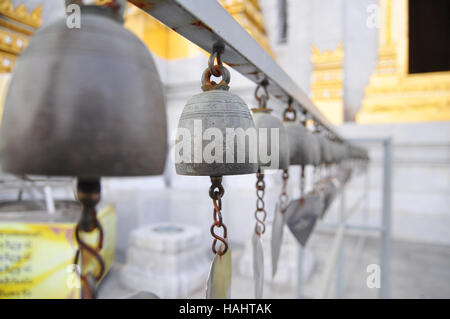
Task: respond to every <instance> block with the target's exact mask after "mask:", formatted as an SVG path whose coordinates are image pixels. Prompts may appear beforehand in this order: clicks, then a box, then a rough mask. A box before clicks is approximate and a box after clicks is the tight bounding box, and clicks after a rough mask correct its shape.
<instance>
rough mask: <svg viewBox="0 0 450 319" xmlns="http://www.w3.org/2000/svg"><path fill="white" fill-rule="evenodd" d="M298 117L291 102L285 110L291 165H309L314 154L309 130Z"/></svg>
mask: <svg viewBox="0 0 450 319" xmlns="http://www.w3.org/2000/svg"><path fill="white" fill-rule="evenodd" d="M289 114H291V115H289ZM296 119H297V113H296V111H295V110H294V109H293V108H292V107H291V105H290V104H289V106H288V108H287V109H286V110H285V111H284V122H283V124H284V126H285V127H286V131H287V134H288V140H289V155H290V165H309V164H311V163H312V156H311V152H310V141H309V138H308V131H307V129H306V128H305V127H304V126H303V125H301V124H299V123H298V122H297V121H296Z"/></svg>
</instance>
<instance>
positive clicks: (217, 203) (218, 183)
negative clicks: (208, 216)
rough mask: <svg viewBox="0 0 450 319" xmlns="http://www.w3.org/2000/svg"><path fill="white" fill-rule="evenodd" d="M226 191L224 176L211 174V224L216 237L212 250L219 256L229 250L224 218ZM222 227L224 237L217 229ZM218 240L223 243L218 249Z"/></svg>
mask: <svg viewBox="0 0 450 319" xmlns="http://www.w3.org/2000/svg"><path fill="white" fill-rule="evenodd" d="M224 193H225V190H224V188H223V186H222V176H219V177H216V176H211V187H210V188H209V197H211V199H212V201H213V205H214V210H213V219H214V223H213V224H212V225H211V229H210V230H211V235H212V237H213V238H214V240H213V243H212V252H213V253H214V254H217V255H219V256H223V255H224V254H225V253H226V252H227V250H228V241H227V227H226V226H225V224H224V223H223V220H222V197H223V195H224ZM220 228H222V230H223V237H222V236H220V235H218V234H217V233H216V230H217V229H220ZM218 241H220V242H221V243H222V245H220V247H219V249H217V247H216V246H217V242H218ZM222 247H223V248H222Z"/></svg>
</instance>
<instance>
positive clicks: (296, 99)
mask: <svg viewBox="0 0 450 319" xmlns="http://www.w3.org/2000/svg"><path fill="white" fill-rule="evenodd" d="M128 1H129V2H131V3H133V4H135V5H136V6H137V7H139V8H141V9H142V10H144V11H145V12H147V13H148V14H150V15H152V16H153V17H155V18H156V19H158V20H159V21H161V22H162V23H163V24H165V25H167V26H168V27H170V28H172V29H173V30H174V31H176V32H177V33H179V34H180V35H182V36H184V37H185V38H186V39H188V40H190V41H191V42H193V43H195V44H196V45H198V46H199V47H201V48H202V49H204V50H206V51H208V52H211V50H212V48H213V46H214V45H221V46H223V47H224V51H223V53H222V56H221V58H222V60H223V62H225V63H226V64H228V65H229V66H230V67H232V68H233V69H235V70H236V71H238V72H239V73H241V74H242V75H244V76H245V77H247V78H248V79H250V80H251V81H253V82H255V83H259V82H260V81H261V80H263V79H267V80H268V82H269V84H268V87H267V88H268V91H269V92H270V94H271V95H272V96H274V97H276V98H278V99H280V100H282V101H283V102H285V103H286V104H287V103H288V100H289V98H291V99H292V102H293V103H292V105H293V107H295V108H296V109H297V110H300V111H306V112H307V114H308V115H309V117H310V118H311V119H313V120H315V121H317V122H318V123H320V125H321V126H322V127H323V128H324V129H325V130H327V131H329V133H330V134H331V135H332V136H334V137H335V138H336V139H338V140H340V141H342V142H344V140H343V139H342V138H341V137H340V135H339V134H338V133H336V131H335V130H334V127H333V125H332V124H331V123H330V122H329V121H328V120H327V119H326V118H325V117H324V116H323V114H322V113H321V112H320V111H319V110H318V109H317V108H316V107H315V106H314V104H313V102H312V101H311V100H310V99H309V98H308V96H307V95H306V94H305V93H304V92H303V91H302V89H300V88H299V87H298V86H297V85H296V84H295V82H294V81H293V80H292V79H291V78H290V77H289V75H287V73H286V72H285V71H284V70H283V69H282V68H281V67H280V66H279V65H278V64H277V62H275V60H274V59H273V58H272V57H271V56H270V55H269V54H268V53H267V52H266V51H265V50H264V49H263V48H262V47H261V46H260V45H259V44H258V43H257V42H256V41H255V40H254V39H253V38H252V37H251V36H250V35H249V34H248V33H247V31H245V29H244V28H243V27H242V26H241V25H240V24H239V23H238V22H237V21H236V20H235V19H234V18H233V17H232V16H231V15H230V14H229V13H228V12H227V11H226V10H225V9H224V8H223V7H222V6H221V5H220V4H219V3H218V2H217V1H213V0H128Z"/></svg>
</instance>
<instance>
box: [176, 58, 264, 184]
mask: <svg viewBox="0 0 450 319" xmlns="http://www.w3.org/2000/svg"><path fill="white" fill-rule="evenodd" d="M214 71H216V72H218V74H220V76H222V80H221V82H220V83H215V82H214V81H211V79H210V77H211V75H212V72H211V70H210V68H207V69H206V70H205V72H203V75H202V89H203V92H202V93H199V94H197V95H194V96H193V97H191V98H190V99H189V100H188V101H187V103H186V105H185V107H184V109H183V112H182V113H181V116H180V120H179V122H178V128H177V138H176V142H175V143H176V147H175V152H176V154H175V155H176V157H177V154H181V153H182V156H181V158H180V159H177V158H176V163H175V168H176V172H177V174H180V175H194V176H224V175H240V174H252V173H256V172H257V170H258V158H257V147H256V145H257V136H256V129H255V124H254V122H253V118H252V115H251V114H250V111H249V109H248V107H247V105H246V104H245V102H244V101H243V100H242V99H241V98H240V97H239V96H237V95H235V94H233V93H230V92H229V91H228V90H229V86H228V84H229V82H230V73H229V71H228V70H227V69H226V68H225V67H223V66H222V65H214ZM248 129H250V130H249V132H253V133H254V136H253V138H254V140H253V141H252V140H251V139H250V141H249V142H245V141H244V142H243V143H242V141H240V140H239V139H238V138H236V137H235V135H234V133H239V132H245V131H247V130H248ZM227 131H228V133H227ZM208 132H210V133H216V134H213V135H214V137H212V136H213V135H211V136H208V137H207V138H205V135H207V134H208ZM231 132H233V133H231ZM250 135H251V134H250ZM233 137H234V138H233ZM185 139H190V140H189V141H188V142H186V141H187V140H185ZM217 139H220V140H221V142H220V145H218V144H219V143H217V141H218V140H217ZM183 141H184V143H183ZM210 143H216V146H217V147H214V148H213V149H214V150H213V149H211V148H210V146H211V144H210ZM181 145H182V146H181ZM181 149H182V151H181Z"/></svg>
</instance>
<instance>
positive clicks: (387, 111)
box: [356, 0, 450, 123]
mask: <svg viewBox="0 0 450 319" xmlns="http://www.w3.org/2000/svg"><path fill="white" fill-rule="evenodd" d="M379 5H380V14H381V26H380V29H379V34H378V37H379V45H378V46H379V49H378V63H377V68H376V71H375V72H374V74H372V76H371V78H370V82H369V85H368V86H367V88H366V92H365V97H364V99H363V101H362V108H361V111H360V112H359V113H358V114H357V116H356V121H357V122H359V123H389V122H421V121H448V120H450V72H449V71H444V72H430V73H415V74H409V73H408V46H409V35H408V34H409V30H408V0H380V3H379ZM436 41H439V39H438V38H436Z"/></svg>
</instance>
